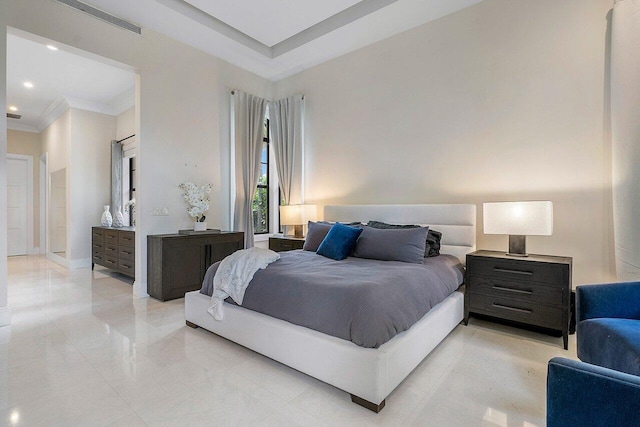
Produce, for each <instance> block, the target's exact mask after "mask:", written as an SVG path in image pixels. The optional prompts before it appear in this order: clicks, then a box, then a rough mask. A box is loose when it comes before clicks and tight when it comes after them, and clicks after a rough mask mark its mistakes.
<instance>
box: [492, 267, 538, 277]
mask: <svg viewBox="0 0 640 427" xmlns="http://www.w3.org/2000/svg"><path fill="white" fill-rule="evenodd" d="M493 271H496V272H498V273H513V274H521V275H523V276H533V273H532V272H531V271H520V270H509V269H506V268H498V267H494V268H493Z"/></svg>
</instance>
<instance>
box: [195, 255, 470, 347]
mask: <svg viewBox="0 0 640 427" xmlns="http://www.w3.org/2000/svg"><path fill="white" fill-rule="evenodd" d="M219 264H220V263H219V262H218V263H215V264H213V265H212V266H211V267H209V270H208V271H207V274H206V275H205V278H204V282H203V285H202V290H201V291H200V292H201V293H203V294H206V295H209V296H210V295H211V293H212V291H213V278H214V276H215V273H216V270H217V268H218V265H219ZM462 281H463V269H462V266H461V265H460V262H459V261H458V259H457V258H455V257H453V256H450V255H440V256H437V257H433V258H425V259H424V263H423V264H409V263H404V262H398V261H377V260H371V259H362V258H354V257H349V258H347V259H345V260H343V261H335V260H332V259H329V258H325V257H323V256H321V255H318V254H316V253H315V252H310V251H303V250H295V251H289V252H280V259H279V260H278V261H276V262H274V263H272V264H270V265H269V266H268V267H267V268H266V269H264V270H258V272H257V273H256V274H255V276H254V277H253V280H252V281H251V283H250V284H249V286H248V288H247V290H246V292H245V295H244V300H243V304H242V306H243V307H244V308H247V309H249V310H254V311H257V312H260V313H263V314H267V315H269V316H271V317H276V318H278V319H282V320H286V321H287V322H290V323H294V324H296V325H300V326H305V327H307V328H310V329H315V330H316V331H319V332H323V333H325V334H328V335H333V336H334V337H338V338H342V339H345V340H349V341H352V342H354V343H355V344H357V345H359V346H362V347H371V348H377V347H379V346H381V345H382V344H384V343H385V342H387V341H389V340H390V339H391V338H393V337H394V336H396V335H397V334H399V333H400V332H402V331H405V330H407V329H409V328H410V327H411V326H412V325H413V324H414V323H416V322H417V321H418V320H420V319H421V318H422V316H424V315H425V314H426V313H427V312H428V311H429V310H430V309H431V308H432V307H433V306H435V305H436V304H438V303H440V302H441V301H443V300H444V299H445V298H446V297H447V296H449V295H450V294H451V293H452V292H454V291H455V290H456V289H457V288H458V286H459V285H460V284H462ZM226 301H227V302H231V303H233V301H232V300H231V299H230V298H227V300H226Z"/></svg>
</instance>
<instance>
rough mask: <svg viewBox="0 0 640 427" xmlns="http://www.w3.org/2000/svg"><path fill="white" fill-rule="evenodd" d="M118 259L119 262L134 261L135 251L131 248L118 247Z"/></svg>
mask: <svg viewBox="0 0 640 427" xmlns="http://www.w3.org/2000/svg"><path fill="white" fill-rule="evenodd" d="M118 259H119V260H120V261H123V260H125V261H131V262H133V261H135V259H136V251H135V250H134V249H133V248H128V247H122V246H121V247H120V248H119V249H118Z"/></svg>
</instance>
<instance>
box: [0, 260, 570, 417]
mask: <svg viewBox="0 0 640 427" xmlns="http://www.w3.org/2000/svg"><path fill="white" fill-rule="evenodd" d="M8 284H9V305H10V307H11V310H12V323H13V324H12V325H11V326H7V327H4V328H0V338H2V341H1V342H2V343H3V344H0V425H20V426H145V425H148V426H182V425H184V426H199V425H203V426H212V425H223V426H248V425H259V426H270V425H271V426H288V425H294V426H295V425H300V426H314V425H323V426H324V425H349V426H359V425H393V426H396V425H416V426H523V427H532V426H543V425H544V424H545V423H544V417H545V381H546V366H547V361H548V360H549V359H550V358H551V357H553V356H558V355H560V356H565V357H572V358H575V336H572V337H571V338H570V341H569V342H570V350H569V351H564V350H562V349H561V341H562V339H561V338H554V337H547V336H544V335H540V334H536V333H533V332H526V331H521V330H518V329H512V328H509V327H505V326H499V325H495V324H493V323H488V322H482V321H480V320H472V323H471V324H470V326H468V327H465V326H458V327H457V328H456V329H455V330H454V331H453V332H452V333H451V335H450V336H449V337H448V338H447V339H446V340H445V341H444V342H442V343H441V344H440V345H439V346H438V347H437V348H436V350H434V352H433V353H432V354H431V355H429V356H428V357H427V358H426V359H425V360H424V361H423V362H422V364H420V365H419V366H418V367H417V368H416V370H415V371H414V372H413V373H412V374H411V375H410V376H409V377H408V378H407V379H406V380H405V382H404V383H403V384H401V385H400V386H399V387H398V388H397V389H396V390H395V392H394V393H393V394H392V395H391V396H390V397H389V398H388V399H387V407H386V408H385V409H384V410H383V411H382V412H381V413H380V414H377V415H376V414H374V413H372V412H369V411H367V410H365V409H363V408H361V407H359V406H356V405H354V404H352V403H351V402H350V399H349V395H348V394H347V393H345V392H343V391H340V390H338V389H336V388H334V387H331V386H329V385H326V384H324V383H322V382H320V381H317V380H315V379H313V378H310V377H308V376H306V375H304V374H301V373H299V372H297V371H294V370H292V369H289V368H287V367H285V366H283V365H281V364H279V363H277V362H274V361H272V360H270V359H267V358H266V357H263V356H260V355H258V354H256V353H254V352H252V351H250V350H247V349H245V348H243V347H240V346H238V345H236V344H234V343H231V342H229V341H227V340H225V339H222V338H219V337H217V336H215V335H213V334H211V333H208V332H206V331H204V330H202V329H196V330H194V329H191V328H188V327H186V326H185V324H184V317H183V300H176V301H171V302H168V303H161V302H158V301H156V300H154V299H151V298H149V299H136V298H133V297H132V294H131V285H130V284H129V283H127V281H126V280H124V278H123V277H122V276H117V277H116V276H113V277H112V276H111V275H110V273H109V271H108V270H103V269H99V267H96V271H93V272H92V271H90V270H89V269H80V270H74V271H69V270H66V269H64V268H62V267H60V266H58V265H56V264H54V263H51V262H49V261H47V260H46V259H45V258H44V257H42V256H27V257H11V258H9V282H8Z"/></svg>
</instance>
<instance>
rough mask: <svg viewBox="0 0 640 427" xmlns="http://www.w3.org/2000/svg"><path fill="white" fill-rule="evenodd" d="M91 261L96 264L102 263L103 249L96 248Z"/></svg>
mask: <svg viewBox="0 0 640 427" xmlns="http://www.w3.org/2000/svg"><path fill="white" fill-rule="evenodd" d="M91 261H92V262H93V263H95V264H100V265H102V264H103V263H104V253H102V251H95V250H94V251H93V254H92V256H91Z"/></svg>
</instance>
